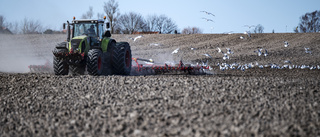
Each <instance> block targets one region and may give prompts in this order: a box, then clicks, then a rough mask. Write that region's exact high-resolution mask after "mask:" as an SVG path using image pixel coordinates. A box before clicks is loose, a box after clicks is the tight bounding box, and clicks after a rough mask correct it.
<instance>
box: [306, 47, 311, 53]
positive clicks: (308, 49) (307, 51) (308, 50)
mask: <svg viewBox="0 0 320 137" xmlns="http://www.w3.org/2000/svg"><path fill="white" fill-rule="evenodd" d="M304 50H305V52H306V53H307V54H312V52H311V51H310V48H306V47H305V48H304Z"/></svg>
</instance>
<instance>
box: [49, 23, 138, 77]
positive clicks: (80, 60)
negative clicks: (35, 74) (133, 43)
mask: <svg viewBox="0 0 320 137" xmlns="http://www.w3.org/2000/svg"><path fill="white" fill-rule="evenodd" d="M65 26H67V40H66V42H62V43H59V44H58V45H56V47H55V48H54V50H53V54H54V57H53V68H54V73H55V74H56V75H68V74H69V73H71V74H76V75H83V74H86V73H88V74H89V75H130V72H131V61H132V57H131V49H130V45H129V43H127V42H116V41H115V40H114V39H112V38H111V33H110V31H109V23H105V18H104V19H99V20H75V18H73V20H72V23H69V21H67V24H65V23H64V24H63V28H64V29H65ZM105 28H107V29H105Z"/></svg>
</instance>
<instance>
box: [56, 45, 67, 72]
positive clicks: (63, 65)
mask: <svg viewBox="0 0 320 137" xmlns="http://www.w3.org/2000/svg"><path fill="white" fill-rule="evenodd" d="M54 52H57V53H65V52H68V50H67V49H57V48H55V49H54ZM53 70H54V74H55V75H68V73H69V65H68V63H67V62H66V60H64V59H62V58H58V57H56V56H53Z"/></svg>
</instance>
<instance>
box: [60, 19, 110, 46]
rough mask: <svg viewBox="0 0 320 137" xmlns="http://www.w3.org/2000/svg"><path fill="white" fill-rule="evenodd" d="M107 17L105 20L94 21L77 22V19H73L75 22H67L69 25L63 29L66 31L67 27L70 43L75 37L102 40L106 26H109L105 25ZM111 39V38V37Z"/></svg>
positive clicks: (83, 20)
mask: <svg viewBox="0 0 320 137" xmlns="http://www.w3.org/2000/svg"><path fill="white" fill-rule="evenodd" d="M105 20H106V17H104V19H98V20H92V19H81V20H76V19H75V17H73V20H72V22H71V23H69V22H67V24H65V23H64V24H63V28H64V29H65V26H66V25H67V33H68V38H67V41H68V42H69V41H70V39H73V38H74V37H79V36H81V37H83V36H87V37H92V38H96V39H98V40H100V41H101V40H102V39H103V36H104V33H105V31H106V29H105V28H106V27H105V26H104V25H107V27H108V26H109V23H105ZM109 37H110V36H109Z"/></svg>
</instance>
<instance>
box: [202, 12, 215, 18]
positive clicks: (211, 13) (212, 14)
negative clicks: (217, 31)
mask: <svg viewBox="0 0 320 137" xmlns="http://www.w3.org/2000/svg"><path fill="white" fill-rule="evenodd" d="M200 12H204V13H206V14H208V15H212V16H214V17H215V15H214V14H212V13H210V12H207V11H200Z"/></svg>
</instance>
